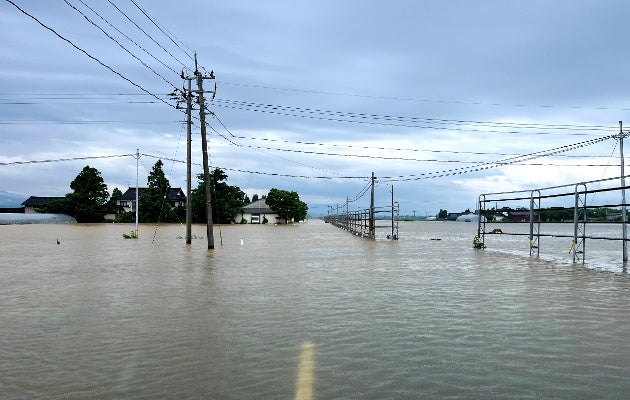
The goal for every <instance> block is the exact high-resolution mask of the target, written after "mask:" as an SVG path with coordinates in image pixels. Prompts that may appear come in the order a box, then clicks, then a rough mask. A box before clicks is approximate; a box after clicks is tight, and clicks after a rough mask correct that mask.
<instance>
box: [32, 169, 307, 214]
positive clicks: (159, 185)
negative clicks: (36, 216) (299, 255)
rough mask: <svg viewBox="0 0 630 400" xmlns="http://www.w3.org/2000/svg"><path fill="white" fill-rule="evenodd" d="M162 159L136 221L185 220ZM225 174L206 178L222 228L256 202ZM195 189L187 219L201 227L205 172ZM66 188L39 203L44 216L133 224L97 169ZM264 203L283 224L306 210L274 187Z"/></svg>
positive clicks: (215, 172)
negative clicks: (171, 197) (172, 195)
mask: <svg viewBox="0 0 630 400" xmlns="http://www.w3.org/2000/svg"><path fill="white" fill-rule="evenodd" d="M162 167H163V163H162V160H158V161H157V162H156V163H155V165H154V166H153V168H152V169H151V171H150V172H149V175H148V177H147V188H145V189H144V190H143V192H142V196H140V198H139V199H138V203H139V207H138V222H141V223H147V222H149V223H151V222H183V221H185V220H186V207H185V206H184V205H179V206H176V207H172V206H171V204H170V203H169V198H168V195H169V193H170V192H171V184H170V182H169V180H168V178H166V175H165V174H164V170H163V168H162ZM227 179H228V176H227V174H226V173H225V172H224V171H223V170H221V169H220V168H215V169H214V170H212V171H211V174H210V197H211V203H212V220H213V222H215V223H219V224H226V223H233V222H235V221H236V217H237V215H238V214H239V213H240V212H241V210H242V208H243V206H245V205H247V204H250V203H251V202H252V201H256V200H258V199H259V197H258V195H257V194H254V195H253V197H252V200H250V199H249V197H248V196H247V194H245V192H243V191H242V190H241V189H240V188H239V187H238V186H235V185H229V184H228V183H227ZM197 180H198V182H197V187H196V188H194V189H192V190H191V196H190V197H191V217H192V222H193V223H205V222H207V217H206V195H205V184H204V179H203V174H199V175H197ZM70 189H72V190H73V191H72V192H71V193H67V194H66V195H65V197H64V198H63V199H59V200H54V201H52V202H49V203H47V204H44V205H42V206H41V207H40V208H39V209H38V211H39V212H43V213H59V214H67V215H70V216H72V217H74V218H75V219H76V220H77V222H105V216H106V215H108V214H111V215H116V218H115V220H114V222H134V221H135V212H134V211H128V212H124V211H123V210H122V207H121V206H118V205H116V200H117V199H118V198H120V197H121V196H122V195H123V193H122V191H121V190H120V189H118V188H114V190H113V191H112V195H111V196H110V195H109V192H108V189H107V185H106V184H105V181H104V180H103V177H102V175H101V172H100V171H99V170H97V169H96V168H93V167H90V166H89V165H87V166H85V167H84V168H83V170H81V172H80V173H79V174H78V175H77V176H76V177H75V178H74V180H73V181H72V182H70ZM262 198H265V199H266V203H267V205H268V206H269V207H271V208H272V209H273V210H274V211H276V212H277V213H278V216H279V217H280V218H282V219H284V220H285V221H290V220H294V221H301V220H304V219H306V214H307V211H308V206H307V205H306V203H304V202H302V201H300V198H299V195H298V194H297V192H294V191H287V190H280V189H276V188H272V189H271V190H270V191H269V193H268V194H267V196H263V197H262Z"/></svg>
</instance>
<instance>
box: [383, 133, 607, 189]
mask: <svg viewBox="0 0 630 400" xmlns="http://www.w3.org/2000/svg"><path fill="white" fill-rule="evenodd" d="M614 138H615V135H610V136H607V137H603V138H598V139H591V140H587V141H584V142H580V143H574V144H571V145H566V146H561V147H557V148H554V149H550V150H545V151H539V152H535V153H530V154H525V155H523V156H518V157H511V158H506V159H503V160H499V161H494V162H486V163H480V164H477V165H473V166H470V167H461V168H454V169H449V170H443V171H436V172H429V173H422V174H415V175H406V176H404V175H401V176H397V177H386V178H383V179H385V181H387V182H400V181H411V180H421V179H430V178H441V177H445V176H453V175H461V174H467V173H471V172H478V171H482V170H486V169H491V168H498V167H503V166H508V165H513V164H522V163H524V162H526V161H530V160H534V159H536V158H540V157H545V156H550V155H555V154H558V153H563V152H567V151H571V150H575V149H577V148H581V147H586V146H590V145H593V144H596V143H599V142H603V141H605V140H609V139H614Z"/></svg>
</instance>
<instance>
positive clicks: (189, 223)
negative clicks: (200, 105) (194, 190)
mask: <svg viewBox="0 0 630 400" xmlns="http://www.w3.org/2000/svg"><path fill="white" fill-rule="evenodd" d="M183 77H184V73H183V72H182V78H183ZM184 79H186V80H187V81H188V91H187V92H186V126H187V128H186V244H191V243H192V199H191V198H190V195H191V183H190V182H191V178H192V155H191V153H192V88H191V81H192V79H191V78H184Z"/></svg>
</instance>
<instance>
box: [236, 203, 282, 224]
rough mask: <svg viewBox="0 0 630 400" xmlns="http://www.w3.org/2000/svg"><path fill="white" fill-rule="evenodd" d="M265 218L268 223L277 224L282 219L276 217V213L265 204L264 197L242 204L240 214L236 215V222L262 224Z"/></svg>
mask: <svg viewBox="0 0 630 400" xmlns="http://www.w3.org/2000/svg"><path fill="white" fill-rule="evenodd" d="M239 217H240V219H239ZM265 219H266V220H267V222H268V223H270V224H278V223H281V222H282V219H281V218H280V217H278V213H277V212H275V211H274V210H272V209H271V207H269V206H268V205H267V203H266V202H265V199H260V200H256V201H254V202H252V203H250V204H248V205H246V206H243V208H242V209H241V215H240V216H238V215H237V216H236V223H242V222H243V221H245V222H247V223H248V224H262V223H263V222H264V220H265Z"/></svg>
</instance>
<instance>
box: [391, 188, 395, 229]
mask: <svg viewBox="0 0 630 400" xmlns="http://www.w3.org/2000/svg"><path fill="white" fill-rule="evenodd" d="M391 238H392V240H395V239H396V238H395V237H394V185H392V236H391Z"/></svg>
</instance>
